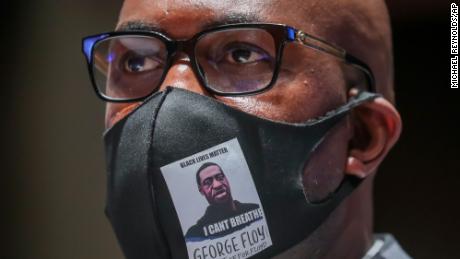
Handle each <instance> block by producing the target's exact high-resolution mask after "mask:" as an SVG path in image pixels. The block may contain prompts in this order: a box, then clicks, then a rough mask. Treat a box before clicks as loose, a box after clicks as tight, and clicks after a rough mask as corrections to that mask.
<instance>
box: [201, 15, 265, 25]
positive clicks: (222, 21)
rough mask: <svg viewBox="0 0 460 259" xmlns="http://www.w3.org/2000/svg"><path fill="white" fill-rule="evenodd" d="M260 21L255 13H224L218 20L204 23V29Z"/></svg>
mask: <svg viewBox="0 0 460 259" xmlns="http://www.w3.org/2000/svg"><path fill="white" fill-rule="evenodd" d="M261 21H262V19H261V18H260V17H259V16H258V15H257V14H255V13H236V12H235V13H226V14H225V15H223V16H220V17H218V19H216V20H214V21H212V22H209V23H206V24H205V26H204V27H205V28H212V27H216V26H221V25H226V24H235V23H260V22H261Z"/></svg>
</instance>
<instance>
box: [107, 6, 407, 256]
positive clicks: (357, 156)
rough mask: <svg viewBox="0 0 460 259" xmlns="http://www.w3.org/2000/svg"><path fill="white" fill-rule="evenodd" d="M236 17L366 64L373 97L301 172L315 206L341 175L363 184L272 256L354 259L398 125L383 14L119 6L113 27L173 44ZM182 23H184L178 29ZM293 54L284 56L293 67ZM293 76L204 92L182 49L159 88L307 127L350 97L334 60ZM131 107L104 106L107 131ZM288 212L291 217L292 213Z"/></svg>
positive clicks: (375, 10)
mask: <svg viewBox="0 0 460 259" xmlns="http://www.w3.org/2000/svg"><path fill="white" fill-rule="evenodd" d="M235 17H240V18H241V17H244V20H251V21H255V22H270V23H282V24H288V25H290V26H293V27H296V28H299V29H301V30H303V31H305V32H308V33H310V34H312V35H315V36H318V37H320V38H323V39H325V40H327V41H329V42H331V43H334V44H337V45H338V46H341V47H343V48H345V49H346V50H347V51H349V52H351V53H353V54H354V55H355V56H358V57H359V58H360V59H362V60H363V61H365V62H366V63H367V64H368V65H369V66H370V67H371V69H372V70H373V72H374V74H375V76H376V82H377V89H378V91H379V92H381V93H382V94H383V95H384V97H385V98H378V99H376V100H375V101H373V102H371V103H367V104H365V105H363V106H361V107H359V108H357V109H355V110H354V111H353V114H352V115H351V116H349V117H348V118H347V120H344V121H343V122H341V123H340V124H338V125H337V126H336V127H335V128H334V129H333V130H332V131H330V132H329V133H328V135H327V138H326V139H325V141H324V142H323V143H322V144H321V146H320V147H319V148H318V149H317V150H316V152H315V153H314V155H313V157H312V158H311V161H310V163H309V164H308V166H307V167H306V168H305V169H304V178H303V180H304V181H303V182H304V186H305V190H306V193H307V197H308V198H309V199H311V200H320V199H322V198H324V197H326V195H327V194H328V193H330V192H332V191H334V190H335V189H336V188H337V187H338V185H339V184H340V182H341V181H342V179H343V177H344V175H345V174H351V175H356V176H359V177H361V178H366V181H364V183H363V184H362V185H361V186H360V187H359V188H358V189H357V190H356V191H355V192H354V193H353V194H352V195H351V196H350V197H349V198H348V199H346V200H345V201H344V202H342V204H341V205H340V206H339V208H338V209H337V210H335V211H334V212H333V214H332V215H331V216H330V217H329V218H328V219H327V220H326V221H325V223H324V224H322V225H321V226H320V227H319V228H318V229H317V231H315V232H314V233H313V234H312V235H311V236H310V237H309V238H307V239H306V240H304V241H303V242H302V243H300V244H298V245H297V246H295V247H293V248H291V249H289V250H288V251H286V252H285V253H283V254H281V255H279V256H277V257H276V258H291V259H292V258H361V257H362V256H363V255H364V254H365V252H366V251H367V249H368V248H369V247H370V245H371V244H372V232H373V231H372V197H371V194H372V183H373V178H374V175H375V174H374V173H375V171H376V169H377V168H378V166H379V165H380V163H381V162H382V160H383V159H384V157H385V156H386V154H387V153H388V151H389V150H390V149H391V147H392V146H393V145H394V144H395V142H396V141H397V139H398V137H399V134H400V131H401V119H400V117H399V114H398V112H397V111H396V109H395V108H394V106H393V105H392V103H391V101H392V99H393V95H392V63H391V62H392V58H391V43H390V42H391V39H390V35H391V34H390V28H389V21H388V16H387V13H386V7H385V5H384V3H383V1H380V0H373V1H358V0H341V1H333V0H328V1H326V0H323V1H312V0H297V1H296V0H289V1H268V0H265V1H209V0H203V1H158V0H126V1H125V2H124V5H123V8H122V10H121V13H120V17H119V23H118V25H117V28H121V27H123V26H124V25H126V24H127V23H129V22H139V21H140V22H143V23H145V24H151V25H155V26H156V27H159V28H161V29H162V30H163V31H165V32H166V33H167V34H168V35H169V36H170V37H172V38H175V39H187V38H190V37H191V36H193V35H194V34H195V33H197V32H199V31H201V30H203V29H204V28H207V27H208V26H209V25H210V24H213V23H215V22H216V21H219V22H222V21H223V20H224V22H225V19H230V21H229V22H234V21H233V20H234V18H235ZM184 24H186V26H184ZM299 58H302V57H301V56H299V55H292V56H289V55H288V56H287V57H286V63H287V64H289V62H291V63H292V64H295V63H296V62H298V59H299ZM287 70H288V72H290V75H291V77H290V78H289V80H279V82H277V84H276V85H275V87H273V88H272V89H271V90H269V91H267V92H264V93H262V94H259V95H255V96H247V97H219V96H212V95H211V94H210V93H209V92H207V91H206V90H205V89H204V88H203V87H202V86H201V85H200V84H199V82H198V80H197V78H196V77H195V74H194V73H193V71H192V69H191V66H190V63H189V60H188V57H187V56H186V55H185V54H183V53H181V54H179V55H178V56H177V58H176V60H175V61H174V65H173V66H172V67H171V69H170V70H169V72H168V74H167V76H166V79H165V81H164V82H163V84H162V85H161V86H160V89H159V90H163V89H164V88H165V87H166V86H174V87H178V88H184V89H187V90H189V91H193V92H196V93H199V94H203V95H207V96H210V97H213V98H216V99H217V100H219V101H221V102H223V103H225V104H227V105H230V106H233V107H236V108H238V109H240V110H243V111H245V112H248V113H251V114H254V115H257V116H261V117H265V118H269V119H272V120H277V121H286V122H299V121H306V120H308V119H310V118H314V117H317V116H320V115H323V114H325V113H326V112H328V111H330V110H332V109H334V108H337V107H338V106H340V105H342V104H343V103H345V102H346V101H347V99H348V98H349V97H350V96H351V95H354V94H356V92H355V91H353V90H350V91H347V90H346V87H345V85H344V79H343V75H342V74H341V73H340V70H339V69H338V67H337V66H336V65H334V64H332V65H330V66H321V67H320V68H318V69H316V70H315V71H314V72H313V71H311V70H308V71H305V70H304V69H302V68H299V67H296V66H295V65H292V66H288V69H287ZM138 105H139V103H127V104H108V105H107V112H106V127H111V126H112V125H113V124H115V123H116V122H117V121H118V120H120V119H121V118H123V117H124V116H126V115H127V114H129V112H130V111H132V110H133V109H134V108H135V107H136V106H138ZM292 213H295V212H292Z"/></svg>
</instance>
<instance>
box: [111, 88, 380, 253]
mask: <svg viewBox="0 0 460 259" xmlns="http://www.w3.org/2000/svg"><path fill="white" fill-rule="evenodd" d="M377 96H379V95H377V94H372V93H368V92H361V93H359V94H358V95H357V96H355V97H353V98H352V99H351V100H350V101H349V102H348V103H347V104H345V105H343V106H342V107H340V108H338V109H336V110H334V111H331V112H329V113H327V114H326V115H325V116H323V117H321V118H318V119H315V120H310V121H308V122H306V123H299V124H291V123H284V122H274V121H270V120H266V119H262V118H259V117H256V116H253V115H250V114H247V113H244V112H242V111H239V110H236V109H234V108H232V107H229V106H227V105H225V104H222V103H220V102H218V101H216V100H214V99H212V98H208V97H205V96H202V95H198V94H195V93H192V92H189V91H185V90H181V89H177V88H170V87H168V88H167V89H166V90H165V91H163V92H159V93H157V94H155V95H153V96H151V97H150V98H148V99H147V100H146V101H145V102H144V103H143V104H142V105H141V106H139V107H138V108H137V109H136V110H135V111H133V112H132V113H131V114H130V115H128V116H127V117H126V118H124V119H122V120H121V121H119V122H118V123H117V124H115V125H114V126H113V127H112V128H111V129H110V130H108V131H107V133H106V134H105V137H104V138H105V144H106V155H107V166H108V189H107V207H106V213H107V216H108V218H109V219H110V221H111V223H112V225H113V228H114V230H115V233H116V235H117V238H118V240H119V243H120V245H121V247H122V250H123V252H124V254H125V256H126V257H127V258H129V259H141V258H146V259H147V258H149V259H152V258H162V259H166V258H188V257H190V258H197V259H204V258H206V259H212V258H232V256H233V255H236V257H234V258H247V257H251V258H268V257H270V256H273V255H276V254H279V253H281V252H283V251H285V250H286V249H288V248H290V247H292V246H294V245H295V244H297V243H299V242H300V241H302V240H304V239H305V238H306V237H308V236H309V235H310V234H311V233H312V232H313V231H314V230H315V229H316V228H317V227H318V226H319V225H321V223H322V222H323V221H324V220H325V219H326V218H327V216H328V215H329V214H330V213H331V212H332V211H333V210H334V209H335V208H336V207H337V206H338V205H339V204H340V202H341V201H342V200H343V199H344V198H345V197H346V196H347V195H348V194H349V193H350V192H351V191H352V190H354V189H355V188H356V187H357V185H358V184H359V182H360V180H359V179H357V178H354V177H351V176H346V177H345V178H344V180H343V182H342V183H341V185H340V187H339V188H338V189H337V190H336V191H335V192H334V193H333V194H331V195H330V196H329V197H328V198H327V199H325V200H324V201H322V202H319V203H315V204H312V203H310V202H308V201H307V199H306V197H305V194H304V187H303V184H302V175H303V170H304V168H305V166H306V163H307V162H308V160H309V157H310V156H311V154H312V152H313V151H314V150H315V148H316V147H317V146H318V145H319V144H320V143H321V142H322V140H323V139H324V136H325V135H326V133H327V132H328V131H329V130H330V129H331V128H332V127H333V126H334V125H336V124H337V123H338V122H339V121H340V120H341V119H343V118H344V117H345V116H346V114H347V113H348V112H349V111H350V110H351V109H352V108H354V107H356V106H358V105H359V104H361V103H363V102H367V101H370V100H373V99H374V98H376V97H377ZM232 153H233V155H232ZM209 162H212V163H215V164H220V165H222V166H221V168H220V171H222V172H225V177H226V179H227V180H228V181H229V186H231V187H229V188H230V189H231V196H233V197H232V198H233V199H235V200H238V201H237V202H235V203H234V204H236V206H235V207H234V210H233V211H235V213H233V214H231V213H230V214H227V215H228V216H227V217H226V218H225V217H224V216H223V217H220V218H219V217H214V219H216V220H217V219H218V218H219V222H204V223H203V222H201V223H200V222H198V223H200V224H198V223H197V226H198V229H200V230H201V229H203V228H205V230H204V232H205V233H206V234H204V235H201V236H199V237H198V238H195V239H193V238H191V239H187V242H186V238H184V236H185V235H186V233H185V232H187V228H188V227H189V226H190V222H193V223H194V222H197V221H198V219H199V217H197V216H196V215H198V216H200V215H203V214H212V213H214V212H212V208H210V207H213V206H208V208H207V210H206V212H205V211H204V210H203V209H198V208H205V207H206V206H207V201H206V199H204V198H203V196H202V195H201V194H200V193H199V191H198V188H197V184H200V180H199V179H200V178H199V177H198V176H197V175H196V172H197V168H198V167H200V165H203V164H204V163H209ZM174 168H176V169H174ZM215 168H216V167H215ZM215 168H214V169H215ZM233 169H234V170H233ZM208 171H209V170H208ZM218 171H219V170H218ZM197 177H198V179H197ZM200 177H201V176H200ZM213 177H214V176H212V177H211V178H210V179H211V180H210V181H211V182H212V183H213V184H218V183H217V182H216V181H217V180H216V179H215V178H216V177H214V178H213ZM174 179H175V180H174ZM178 179H179V180H178ZM218 180H219V179H218ZM245 180H247V181H245ZM197 181H198V183H197ZM187 186H190V188H188V187H187ZM243 186H246V187H244V188H243ZM248 186H249V187H248ZM203 188H204V187H203ZM238 188H240V190H239V189H238ZM203 190H204V189H203ZM228 192H230V191H229V190H228ZM217 193H219V191H217ZM203 194H204V191H203ZM181 195H182V196H181ZM184 195H185V196H187V195H189V197H190V198H189V200H183V201H181V200H180V199H181V197H184ZM193 195H194V196H193ZM220 195H223V196H225V195H224V194H220ZM238 195H239V196H238ZM194 197H198V198H199V199H195V198H194ZM213 197H214V196H213ZM245 202H250V204H251V205H244V203H245ZM195 204H196V206H195ZM199 204H201V205H199ZM203 204H205V205H203ZM248 204H249V203H248ZM184 206H185V207H187V208H197V209H196V210H197V211H198V212H196V211H187V210H184V209H183V207H184ZM200 206H201V207H200ZM203 206H204V207H203ZM235 208H236V209H235ZM208 212H209V213H208ZM217 214H218V213H217ZM213 215H216V213H214V214H213ZM193 217H194V219H193ZM187 222H188V223H187ZM225 222H227V223H226V224H223V223H225ZM235 222H236V223H235ZM230 223H231V224H230ZM187 224H188V226H187ZM212 233H214V234H212ZM190 240H193V241H190ZM189 241H190V242H189ZM191 247H194V248H193V249H192V248H191ZM238 256H240V257H238Z"/></svg>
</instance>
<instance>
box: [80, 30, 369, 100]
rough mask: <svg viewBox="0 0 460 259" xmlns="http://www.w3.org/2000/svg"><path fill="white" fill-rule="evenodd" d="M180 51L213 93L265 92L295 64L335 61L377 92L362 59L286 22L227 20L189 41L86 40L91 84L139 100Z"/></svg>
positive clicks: (151, 37)
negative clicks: (347, 67)
mask: <svg viewBox="0 0 460 259" xmlns="http://www.w3.org/2000/svg"><path fill="white" fill-rule="evenodd" d="M299 46H301V49H299ZM305 47H306V48H305ZM179 52H184V53H186V54H187V55H188V57H189V59H190V64H191V67H192V70H193V71H194V73H195V75H196V77H197V78H198V80H199V82H200V84H201V85H202V86H203V87H204V88H206V89H207V90H208V91H209V92H211V93H213V94H215V95H222V96H240V95H251V94H257V93H261V92H263V91H266V90H268V89H270V88H272V87H273V86H274V85H275V83H276V82H277V80H278V82H279V81H280V79H283V80H289V78H291V79H292V78H293V71H296V69H297V71H298V72H303V73H307V71H310V72H312V71H316V70H318V69H320V68H321V67H324V66H328V64H331V62H332V63H334V62H335V63H336V62H337V60H339V61H340V62H341V63H343V64H345V65H347V66H349V67H352V68H354V70H356V71H358V72H360V73H361V75H362V76H363V78H364V81H365V84H366V85H367V88H368V89H369V90H371V91H375V86H374V77H373V75H372V72H371V70H370V69H369V67H368V66H367V65H366V64H365V63H363V62H361V61H360V60H359V59H357V58H355V57H353V56H352V55H350V54H348V53H347V52H346V51H345V50H343V49H341V48H339V47H337V46H334V45H332V44H330V43H327V42H326V41H324V40H322V39H319V38H316V37H314V36H311V35H309V34H307V33H305V32H302V31H300V30H297V29H295V28H292V27H289V26H286V25H282V24H265V23H264V24H261V23H256V24H249V23H244V24H230V25H223V26H219V27H215V28H212V29H208V30H205V31H202V32H199V33H198V34H196V35H195V36H193V37H192V38H191V39H188V40H184V41H183V40H173V39H171V38H169V37H168V36H166V35H164V34H162V33H160V32H156V31H148V32H146V31H127V32H110V33H103V34H98V35H93V36H89V37H86V38H84V39H83V53H84V55H85V57H86V60H87V63H88V69H89V74H90V78H91V81H92V84H93V86H94V89H95V91H96V93H97V95H98V96H99V97H100V98H102V99H103V100H105V101H110V102H130V101H139V100H142V99H144V98H146V97H147V96H149V95H151V94H153V93H154V92H155V91H157V90H158V88H159V87H160V85H161V84H162V82H163V80H164V78H165V76H166V74H167V72H168V70H169V68H170V67H171V65H172V64H173V59H174V57H175V56H176V54H177V53H179ZM287 52H288V53H287ZM289 53H290V54H289ZM288 57H289V59H288ZM281 81H282V80H281Z"/></svg>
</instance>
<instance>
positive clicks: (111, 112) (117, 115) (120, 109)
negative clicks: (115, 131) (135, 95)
mask: <svg viewBox="0 0 460 259" xmlns="http://www.w3.org/2000/svg"><path fill="white" fill-rule="evenodd" d="M140 104H141V102H135V103H108V104H107V107H106V113H105V127H106V128H110V127H112V126H113V125H115V123H117V122H118V121H120V120H121V119H123V118H124V117H126V116H127V115H128V114H129V113H131V112H132V111H133V110H134V109H136V108H137V107H138V106H139V105H140Z"/></svg>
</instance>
